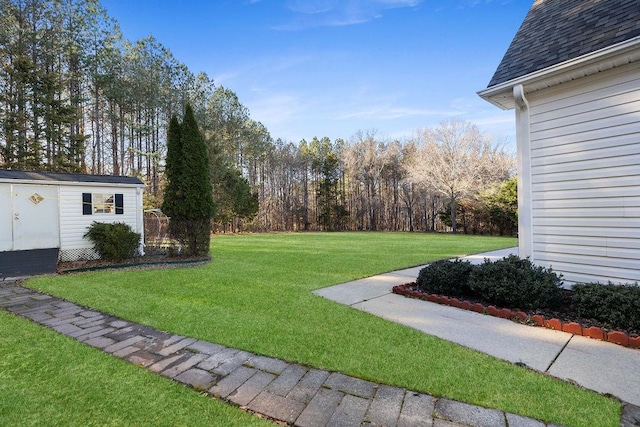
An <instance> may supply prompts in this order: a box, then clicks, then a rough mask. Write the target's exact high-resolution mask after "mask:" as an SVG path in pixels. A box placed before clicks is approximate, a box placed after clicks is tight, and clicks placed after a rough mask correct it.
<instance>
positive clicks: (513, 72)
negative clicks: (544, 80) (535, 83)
mask: <svg viewBox="0 0 640 427" xmlns="http://www.w3.org/2000/svg"><path fill="white" fill-rule="evenodd" d="M638 36H640V0H535V1H534V2H533V5H532V6H531V9H529V12H528V13H527V16H526V17H525V19H524V21H523V22H522V25H521V26H520V29H519V30H518V32H517V33H516V36H515V37H514V39H513V41H512V42H511V45H510V46H509V49H507V53H506V54H505V55H504V58H502V61H501V62H500V65H499V66H498V68H497V70H496V72H495V74H494V75H493V78H492V79H491V82H489V85H488V87H492V86H496V85H498V84H501V83H504V82H507V81H509V80H512V79H515V78H517V77H522V76H525V75H527V74H530V73H533V72H535V71H539V70H542V69H545V68H547V67H551V66H553V65H556V64H559V63H562V62H564V61H568V60H571V59H575V58H578V57H580V56H582V55H585V54H587V53H590V52H595V51H597V50H600V49H603V48H606V47H609V46H612V45H615V44H617V43H620V42H623V41H625V40H629V39H632V38H634V37H638Z"/></svg>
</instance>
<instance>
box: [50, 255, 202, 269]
mask: <svg viewBox="0 0 640 427" xmlns="http://www.w3.org/2000/svg"><path fill="white" fill-rule="evenodd" d="M209 262H211V257H210V256H206V257H202V256H200V257H194V256H173V257H170V256H167V255H149V256H141V257H135V258H130V259H127V260H123V261H107V260H102V259H96V260H83V261H68V262H59V263H58V268H57V272H58V273H59V274H64V273H76V272H82V271H93V270H107V269H126V268H136V269H145V268H146V269H150V268H176V267H188V266H198V265H202V264H206V263H209Z"/></svg>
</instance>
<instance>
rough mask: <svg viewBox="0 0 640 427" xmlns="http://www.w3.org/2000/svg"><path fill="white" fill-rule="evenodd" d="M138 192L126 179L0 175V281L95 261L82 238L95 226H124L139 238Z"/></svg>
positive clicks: (141, 229) (135, 184)
mask: <svg viewBox="0 0 640 427" xmlns="http://www.w3.org/2000/svg"><path fill="white" fill-rule="evenodd" d="M143 188H144V184H143V183H142V181H140V180H139V179H138V178H131V177H123V176H102V175H84V174H72V173H49V172H27V171H17V170H0V277H11V276H23V275H29V274H39V273H46V272H53V271H55V268H56V264H57V261H58V260H60V261H75V260H80V259H94V258H97V254H96V253H95V251H94V250H93V244H92V243H91V242H90V241H89V240H87V239H85V238H84V237H83V235H84V234H85V233H86V231H87V228H88V227H89V226H90V225H91V223H93V222H94V221H98V222H124V223H126V224H128V225H130V226H131V228H132V229H133V230H134V231H135V232H136V233H140V234H141V235H143V233H144V224H143V211H142V191H143ZM142 242H144V240H143V239H141V244H140V253H142V251H143V247H142Z"/></svg>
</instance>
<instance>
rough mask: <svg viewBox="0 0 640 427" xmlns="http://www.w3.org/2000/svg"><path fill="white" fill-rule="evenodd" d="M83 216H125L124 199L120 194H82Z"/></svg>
mask: <svg viewBox="0 0 640 427" xmlns="http://www.w3.org/2000/svg"><path fill="white" fill-rule="evenodd" d="M82 214H83V215H103V214H116V215H122V214H124V197H123V195H122V194H120V193H116V194H113V193H82Z"/></svg>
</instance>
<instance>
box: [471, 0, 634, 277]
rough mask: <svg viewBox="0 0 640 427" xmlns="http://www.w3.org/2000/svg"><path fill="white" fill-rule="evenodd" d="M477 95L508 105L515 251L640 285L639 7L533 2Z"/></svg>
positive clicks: (623, 2) (627, 1) (628, 0)
mask: <svg viewBox="0 0 640 427" xmlns="http://www.w3.org/2000/svg"><path fill="white" fill-rule="evenodd" d="M478 94H479V95H480V96H481V97H482V98H483V99H485V100H487V101H489V102H491V103H492V104H494V105H496V106H498V107H500V108H502V109H514V110H515V116H516V135H517V136H516V138H517V152H518V197H519V200H518V209H519V224H518V228H519V252H520V256H529V257H530V258H531V260H532V261H533V262H534V263H536V264H538V265H543V266H547V267H549V266H551V267H552V268H553V269H554V270H556V271H558V272H561V273H563V275H564V277H565V280H566V281H567V282H568V283H571V282H590V281H598V282H607V281H612V282H614V283H620V282H623V283H624V282H637V281H640V2H639V1H638V0H536V1H534V3H533V5H532V6H531V9H530V10H529V12H528V14H527V16H526V17H525V19H524V22H523V23H522V25H521V27H520V29H519V30H518V32H517V33H516V35H515V38H514V39H513V41H512V43H511V45H510V46H509V48H508V50H507V52H506V54H505V56H504V58H503V59H502V62H501V63H500V65H499V66H498V68H497V70H496V72H495V74H494V76H493V78H492V79H491V82H490V83H489V86H488V87H487V88H486V89H484V90H482V91H480V92H478Z"/></svg>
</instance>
